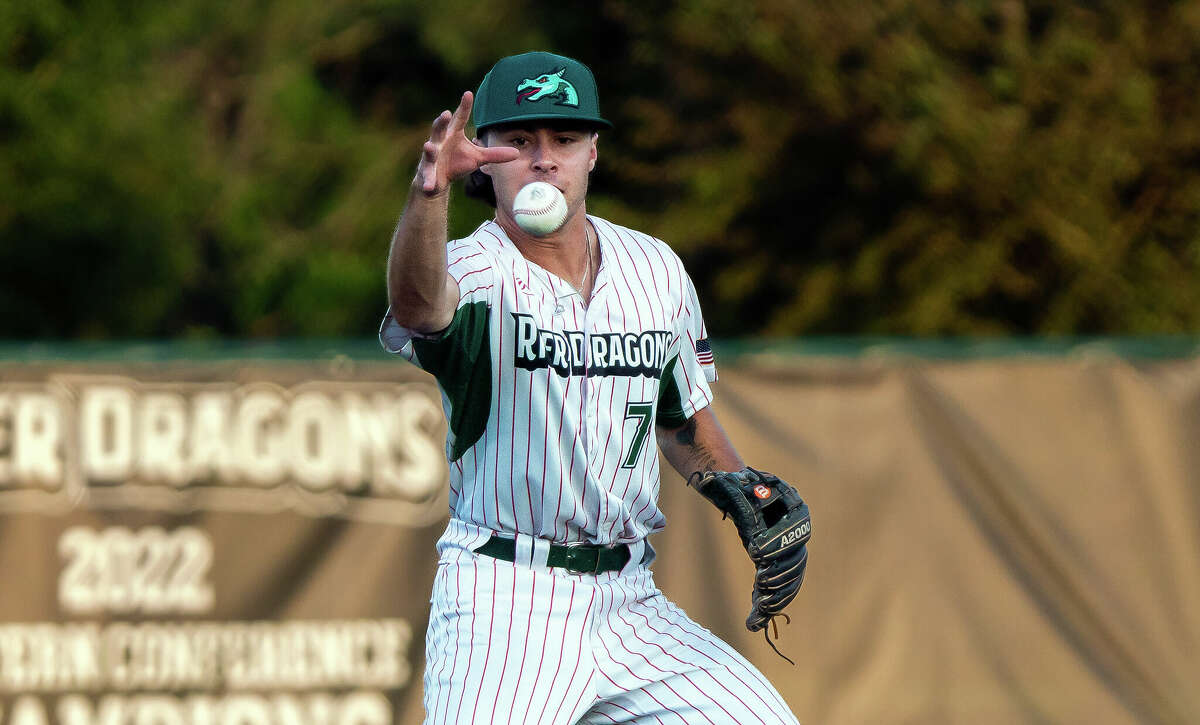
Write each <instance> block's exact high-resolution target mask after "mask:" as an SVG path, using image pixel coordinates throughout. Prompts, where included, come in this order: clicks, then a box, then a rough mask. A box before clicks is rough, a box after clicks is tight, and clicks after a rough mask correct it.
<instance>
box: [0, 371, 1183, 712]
mask: <svg viewBox="0 0 1200 725" xmlns="http://www.w3.org/2000/svg"><path fill="white" fill-rule="evenodd" d="M133 352H134V351H129V350H124V349H122V350H119V351H117V353H118V354H114V355H110V357H109V359H115V360H119V362H114V363H107V362H100V361H98V360H94V359H93V360H92V361H90V362H88V363H86V364H85V363H78V364H57V365H37V364H32V363H20V364H18V363H15V362H7V363H5V362H0V725H408V724H409V723H412V724H415V723H419V722H421V721H422V715H423V711H422V707H421V695H422V692H421V677H422V673H423V667H424V641H423V640H424V631H425V627H426V619H427V617H428V611H429V596H430V591H431V589H432V583H433V578H434V573H435V569H436V559H435V551H434V545H435V542H436V540H437V537H438V536H439V534H440V533H441V531H442V530H443V528H444V525H445V516H446V489H447V486H446V469H445V463H444V460H445V459H444V455H443V450H444V439H445V423H444V418H443V415H442V412H441V408H440V404H439V398H438V393H437V390H436V388H435V386H434V384H433V382H432V378H430V377H429V376H427V375H426V374H424V373H422V372H420V371H418V370H416V369H415V368H414V367H412V366H411V365H408V364H407V363H404V362H402V361H399V360H392V359H386V358H384V357H383V355H382V354H380V353H377V352H376V353H374V354H375V355H376V357H375V359H370V358H369V357H368V356H367V354H366V353H364V354H363V356H361V357H359V358H356V359H355V360H347V359H334V360H333V361H324V362H318V361H315V358H314V359H313V360H308V361H304V362H294V361H293V362H289V361H286V360H282V359H281V360H276V361H275V362H271V363H263V362H246V361H242V362H234V361H221V360H213V361H210V362H204V363H200V362H197V363H192V364H184V363H177V362H170V361H167V362H160V363H155V364H150V363H144V362H137V361H136V360H135V359H128V360H121V358H122V357H123V356H124V357H129V358H135V357H136V355H134V354H133ZM1198 352H1200V351H1198ZM125 353H129V354H128V355H125ZM0 355H2V351H0ZM718 363H719V364H722V367H721V379H720V381H719V382H718V383H717V384H715V386H714V391H715V393H716V398H715V401H714V409H715V411H716V413H717V415H718V417H719V418H720V421H721V423H722V425H723V426H724V428H725V430H726V431H727V432H728V433H729V436H730V438H731V439H732V440H733V441H734V442H735V444H736V446H737V449H738V451H739V453H740V454H741V456H742V457H743V458H744V459H745V460H746V461H747V462H748V463H749V464H751V465H753V466H755V467H757V468H760V469H762V470H767V471H771V472H773V473H776V474H778V475H780V476H781V477H783V478H785V479H787V480H789V481H791V482H793V483H794V484H795V485H796V487H797V488H798V489H799V491H800V493H801V494H802V495H803V496H804V498H805V500H806V501H807V502H808V504H809V506H810V507H811V510H812V516H813V539H812V541H811V542H810V544H809V547H808V548H809V563H808V569H807V574H806V576H805V583H804V587H803V588H802V589H801V590H800V593H799V596H798V597H797V598H796V599H795V601H793V602H792V603H791V604H790V605H789V606H788V609H787V613H788V614H789V616H790V623H788V622H785V621H779V622H778V623H779V624H780V627H779V628H778V633H777V634H778V639H777V640H773V641H774V644H775V645H776V646H777V647H778V648H779V649H780V651H781V652H783V653H784V654H785V655H787V656H789V657H791V658H792V659H794V660H795V661H796V665H795V666H794V667H793V666H791V665H789V664H788V663H787V662H786V661H784V660H783V659H781V658H780V657H778V656H776V654H775V653H774V652H773V651H772V649H771V648H770V647H769V646H768V644H767V643H766V642H764V641H763V633H762V632H758V633H750V632H748V631H747V630H746V629H745V627H744V625H743V622H744V621H745V617H746V614H747V612H748V608H749V600H750V591H751V588H752V585H753V572H752V570H751V568H750V565H749V563H748V560H747V557H746V554H745V552H744V551H743V550H742V548H741V544H740V541H739V540H738V538H737V536H736V535H735V531H734V529H733V527H732V524H731V523H730V522H729V521H723V520H722V518H721V515H720V514H719V513H718V512H717V511H716V510H715V509H714V508H713V507H712V506H711V505H709V503H708V502H707V501H706V500H704V499H703V497H701V496H699V495H697V494H696V492H695V491H694V490H691V489H689V488H688V487H687V486H686V485H685V483H684V482H683V481H682V480H681V479H680V478H679V477H678V476H677V475H675V473H674V472H673V471H670V470H669V467H664V475H663V481H662V485H661V493H660V502H661V508H662V510H663V512H664V513H665V514H666V517H667V526H666V528H665V530H664V531H662V532H661V533H659V534H656V535H655V536H654V538H653V544H654V547H655V549H656V550H657V552H658V558H657V559H656V561H655V563H654V578H655V581H656V583H657V584H658V586H659V587H660V588H661V589H662V590H663V592H664V593H666V594H667V596H668V597H670V598H671V599H672V600H673V601H674V602H676V603H677V604H678V605H680V606H681V607H682V608H683V609H684V610H685V611H686V612H687V613H688V615H689V616H691V617H692V618H693V619H694V620H695V621H697V622H699V623H700V624H702V625H703V626H705V627H707V628H709V629H710V630H712V631H713V632H714V633H715V634H717V635H718V636H719V637H721V638H722V639H723V640H725V641H726V642H728V643H729V644H730V645H732V646H733V647H734V648H736V649H737V650H738V651H739V652H741V653H742V654H743V655H745V656H746V658H747V659H749V660H750V661H751V662H752V663H753V664H754V665H756V666H757V667H758V668H759V669H760V670H761V671H762V673H763V674H764V675H765V676H766V678H768V679H769V680H770V681H771V683H772V684H773V685H774V686H775V687H776V688H777V689H778V690H779V691H780V693H781V694H782V695H783V696H784V698H785V699H786V700H787V702H788V704H789V705H790V706H791V707H792V708H793V710H794V711H795V713H796V715H797V716H798V718H799V720H800V721H801V722H813V723H823V724H824V725H859V724H860V723H875V724H877V725H890V724H895V725H901V724H902V723H913V722H920V723H925V724H927V725H958V724H959V723H972V724H973V725H1011V723H1026V722H1029V723H1084V722H1086V723H1106V724H1108V723H1112V724H1113V725H1134V724H1135V723H1136V724H1138V725H1140V724H1142V723H1156V724H1162V725H1182V724H1183V723H1195V722H1200V694H1197V689H1196V688H1195V687H1194V683H1195V682H1197V681H1200V654H1197V653H1200V617H1198V616H1197V614H1196V612H1198V611H1200V493H1198V492H1200V447H1198V446H1197V445H1196V441H1197V440H1198V438H1200V354H1190V353H1189V354H1188V355H1186V356H1180V357H1176V358H1169V359H1161V360H1137V359H1130V358H1123V357H1121V356H1117V355H1113V354H1109V353H1107V352H1105V351H1104V350H1097V349H1092V348H1088V349H1085V350H1082V351H1078V352H1076V353H1072V354H1065V353H1063V354H1059V353H1058V352H1055V353H1054V354H1051V355H1040V356H1039V355H1025V354H1020V355H1009V356H1000V357H992V356H984V357H978V358H972V357H967V358H963V359H956V360H953V361H950V360H944V359H941V360H939V359H931V358H904V357H894V356H892V357H884V358H874V357H872V356H870V355H859V356H856V357H853V356H845V357H828V358H818V357H808V358H797V357H792V358H786V359H780V358H774V357H770V356H765V355H759V356H757V357H749V358H748V359H743V360H740V361H739V362H738V364H736V365H733V364H727V363H722V361H721V360H718ZM775 635H776V633H775V632H772V637H774V636H775ZM540 644H541V643H537V642H533V641H531V645H532V646H539V645H540ZM551 646H553V645H551ZM499 652H500V649H499V648H497V649H496V650H495V651H494V652H490V654H491V655H492V656H493V657H492V660H491V661H490V662H489V663H488V664H487V666H494V667H503V666H504V663H503V661H502V660H499V659H498V658H499V656H500V655H499ZM464 703H465V704H464V705H463V707H464V711H465V710H466V708H467V707H468V706H470V705H471V704H472V703H471V702H470V700H469V698H468V699H467V700H464ZM464 719H465V718H464ZM742 719H743V720H744V721H747V720H748V721H753V720H754V718H753V717H747V718H742Z"/></svg>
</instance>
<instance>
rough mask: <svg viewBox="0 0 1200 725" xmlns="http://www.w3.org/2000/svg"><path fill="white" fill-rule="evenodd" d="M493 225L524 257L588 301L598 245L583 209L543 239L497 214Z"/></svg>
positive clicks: (598, 249) (595, 267)
mask: <svg viewBox="0 0 1200 725" xmlns="http://www.w3.org/2000/svg"><path fill="white" fill-rule="evenodd" d="M496 222H497V223H498V224H499V225H500V227H501V228H502V229H504V232H505V234H507V235H508V238H509V239H510V240H511V241H512V243H513V245H515V246H516V248H517V250H518V251H520V252H521V255H522V256H523V257H525V258H526V259H528V260H529V261H530V262H533V263H534V264H536V265H537V266H539V267H541V268H542V269H544V270H546V271H547V272H550V273H551V274H554V275H555V276H557V277H560V278H561V279H564V280H566V281H567V282H568V283H570V285H571V286H572V287H574V288H575V289H576V291H578V292H579V293H580V295H581V296H582V297H583V299H584V300H585V301H586V300H588V299H590V298H591V290H592V288H593V287H594V282H595V279H596V269H597V268H598V267H599V266H600V245H599V241H598V237H597V235H596V231H595V229H594V228H593V227H592V225H591V222H589V221H588V220H587V215H586V214H585V213H584V211H583V210H582V209H580V211H579V213H577V214H575V215H574V216H572V217H571V218H570V219H568V220H567V223H566V224H564V225H563V226H562V228H561V229H559V230H558V231H556V232H554V233H553V234H547V235H546V236H544V237H535V236H533V235H531V234H528V233H526V232H525V231H524V230H522V229H521V228H520V227H518V226H517V224H516V222H514V221H513V220H512V219H505V218H503V217H502V216H500V215H497V217H496Z"/></svg>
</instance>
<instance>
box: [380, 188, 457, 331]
mask: <svg viewBox="0 0 1200 725" xmlns="http://www.w3.org/2000/svg"><path fill="white" fill-rule="evenodd" d="M449 197H450V191H449V189H444V190H442V192H441V193H437V194H426V193H425V192H423V191H422V190H421V189H420V187H419V186H418V184H417V183H416V182H415V181H414V183H413V185H412V187H411V188H410V189H409V194H408V202H407V203H406V204H405V207H404V212H403V213H402V214H401V215H400V221H399V222H398V223H397V224H396V231H395V233H393V234H392V244H391V249H390V251H389V253H388V273H387V282H388V302H389V303H390V305H391V310H392V317H394V318H395V319H396V321H397V322H398V323H400V324H401V325H403V326H404V327H407V328H409V329H413V330H418V331H421V332H434V331H436V330H441V329H443V328H445V327H446V325H448V324H449V323H450V319H451V318H452V316H453V311H454V306H455V305H456V304H457V302H458V300H457V299H455V297H454V295H455V293H457V291H458V286H457V285H455V284H453V280H452V279H451V278H450V277H449V275H448V274H447V272H446V226H447V219H448V215H449Z"/></svg>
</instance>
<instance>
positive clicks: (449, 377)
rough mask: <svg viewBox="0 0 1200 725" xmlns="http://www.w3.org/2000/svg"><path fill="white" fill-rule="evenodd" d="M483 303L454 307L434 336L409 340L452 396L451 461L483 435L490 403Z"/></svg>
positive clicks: (489, 354) (489, 349)
mask: <svg viewBox="0 0 1200 725" xmlns="http://www.w3.org/2000/svg"><path fill="white" fill-rule="evenodd" d="M489 316H490V310H489V309H488V305H487V303H486V302H472V303H469V304H465V305H463V306H462V307H459V308H458V311H457V312H455V313H454V320H453V321H451V323H450V326H449V327H447V328H446V329H445V330H444V331H443V332H442V333H441V334H440V335H438V336H437V337H436V338H431V339H422V338H416V339H414V340H413V350H414V351H415V352H416V353H417V360H418V361H420V363H421V368H422V369H424V370H425V371H426V372H428V373H431V374H432V375H433V376H434V377H435V378H437V381H438V385H440V386H441V388H442V391H443V392H444V393H445V394H446V397H447V398H448V399H449V400H450V432H451V433H452V434H453V438H454V447H453V450H452V452H451V456H450V462H451V463H453V462H454V461H457V460H458V459H460V458H462V456H463V454H464V453H466V452H467V449H468V448H470V447H471V446H473V445H475V442H476V441H478V440H479V439H480V437H481V436H483V431H484V429H485V428H486V427H487V421H488V414H489V413H490V412H491V406H492V345H491V340H490V339H489V334H488V318H489Z"/></svg>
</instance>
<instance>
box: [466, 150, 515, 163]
mask: <svg viewBox="0 0 1200 725" xmlns="http://www.w3.org/2000/svg"><path fill="white" fill-rule="evenodd" d="M476 148H478V149H479V162H480V163H481V164H502V163H504V162H505V161H514V160H516V158H517V157H518V156H520V155H521V152H520V151H518V150H517V149H515V148H513V147H512V146H477V147H476Z"/></svg>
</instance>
